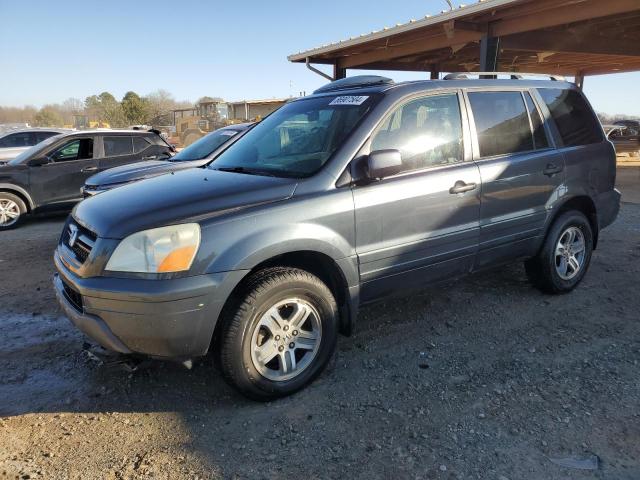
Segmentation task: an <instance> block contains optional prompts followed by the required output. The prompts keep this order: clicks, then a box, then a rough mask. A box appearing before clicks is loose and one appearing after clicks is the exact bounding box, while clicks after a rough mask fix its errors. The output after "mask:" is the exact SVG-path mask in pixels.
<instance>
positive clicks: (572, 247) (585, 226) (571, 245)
mask: <svg viewBox="0 0 640 480" xmlns="http://www.w3.org/2000/svg"><path fill="white" fill-rule="evenodd" d="M592 252H593V231H592V229H591V224H590V223H589V220H587V217H585V216H584V214H582V213H581V212H579V211H569V212H566V213H563V214H562V215H560V216H559V217H558V218H557V219H556V220H555V222H554V223H553V225H552V226H551V229H550V230H549V233H548V235H547V238H546V239H545V242H544V244H543V246H542V249H541V250H540V253H538V255H536V256H535V257H533V258H532V259H530V260H527V261H526V262H525V270H526V272H527V276H528V277H529V280H530V281H531V283H532V284H533V285H534V286H535V287H536V288H538V289H540V290H542V291H543V292H545V293H554V294H557V293H567V292H570V291H571V290H573V289H574V288H576V287H577V286H578V284H579V283H580V282H581V281H582V279H583V278H584V276H585V274H586V273H587V269H588V268H589V264H590V262H591V254H592Z"/></svg>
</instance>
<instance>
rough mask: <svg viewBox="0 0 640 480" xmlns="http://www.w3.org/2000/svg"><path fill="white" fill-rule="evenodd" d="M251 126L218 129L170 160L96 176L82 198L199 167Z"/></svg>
mask: <svg viewBox="0 0 640 480" xmlns="http://www.w3.org/2000/svg"><path fill="white" fill-rule="evenodd" d="M252 125H253V124H252V123H238V124H236V125H229V126H228V127H223V128H220V129H218V130H216V131H214V132H211V133H209V134H207V135H205V136H204V137H202V138H201V139H200V140H198V141H197V142H194V143H192V144H191V145H189V146H188V147H186V148H185V149H183V150H181V151H180V153H178V154H176V155H175V156H173V157H171V158H170V159H165V160H145V161H142V162H137V163H132V164H129V165H123V166H120V167H115V168H112V169H110V170H108V171H106V172H100V173H97V174H95V175H93V176H92V177H90V178H89V179H88V180H87V181H86V182H85V184H84V187H82V196H83V197H85V198H87V197H92V196H94V195H97V194H99V193H103V192H106V191H107V190H111V189H113V188H117V187H122V186H124V185H128V184H130V183H133V182H138V181H140V180H144V179H146V178H152V177H157V176H158V175H164V174H165V173H170V172H177V171H179V170H186V169H187V168H195V167H202V166H204V165H206V164H208V163H209V162H211V161H212V160H213V159H214V158H216V157H217V156H218V155H219V154H220V153H222V151H224V150H225V149H226V148H228V146H229V145H230V144H232V143H233V142H234V141H236V140H237V139H238V138H239V137H240V135H239V134H241V133H244V132H246V131H247V129H248V128H249V127H251V126H252ZM166 160H168V161H166Z"/></svg>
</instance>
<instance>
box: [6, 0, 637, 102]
mask: <svg viewBox="0 0 640 480" xmlns="http://www.w3.org/2000/svg"><path fill="white" fill-rule="evenodd" d="M459 3H460V2H459V1H455V0H454V4H456V5H458V4H459ZM467 3H470V2H467ZM390 5H392V6H393V8H390ZM445 8H447V7H446V2H445V1H444V0H405V1H398V2H393V3H392V4H389V3H386V2H371V1H370V0H349V1H344V0H342V1H338V0H323V1H322V2H311V1H306V2H300V1H299V0H295V1H294V0H271V1H265V0H245V1H243V2H227V1H225V2H223V1H213V0H210V1H194V0H180V1H175V0H172V1H164V0H159V1H153V2H142V1H124V0H109V1H101V2H92V1H90V2H87V1H86V0H85V1H74V0H66V1H50V0H49V1H30V0H20V1H16V0H0V19H1V20H0V21H1V24H2V27H1V28H0V105H3V106H9V105H11V106H22V105H25V104H29V105H35V106H38V107H39V106H42V105H43V104H45V103H57V102H62V101H63V100H65V99H66V98H69V97H77V98H81V99H84V98H85V97H87V96H88V95H92V94H97V93H100V92H102V91H105V90H106V91H109V92H111V93H113V94H114V95H115V96H116V97H117V98H121V97H122V95H123V94H124V93H125V92H126V91H128V90H134V91H135V92H137V93H139V94H141V95H142V94H146V93H149V92H151V91H154V90H157V89H159V88H163V89H165V90H168V91H170V92H171V93H172V94H173V95H174V96H175V97H176V99H177V100H191V101H194V100H197V99H198V98H199V97H201V96H204V95H209V96H219V97H223V98H224V99H226V100H241V99H256V98H273V97H288V96H290V95H297V94H298V93H299V92H301V91H306V92H307V93H310V92H311V91H312V90H313V89H315V88H317V87H318V86H320V85H322V84H323V83H324V82H325V80H324V79H322V78H321V77H319V76H317V75H315V74H314V73H312V72H310V71H309V70H307V69H306V68H305V66H304V65H302V64H290V63H289V62H288V61H287V59H286V57H287V55H289V54H291V53H295V52H298V51H300V50H306V49H308V48H312V47H316V46H320V45H322V44H325V43H330V42H334V41H337V40H340V39H346V38H348V37H350V36H356V35H359V34H361V33H368V32H370V31H371V30H377V29H380V28H381V27H384V26H393V25H395V24H396V23H404V22H406V21H408V20H409V19H411V18H421V17H423V16H424V15H426V14H435V13H438V12H440V11H441V10H442V9H445ZM356 73H358V72H357V71H351V72H350V74H356ZM387 75H389V76H392V77H394V78H395V79H396V80H404V79H415V78H424V74H420V73H395V72H394V73H387ZM638 85H640V73H632V74H619V75H608V76H598V77H588V78H587V79H586V81H585V91H586V93H587V95H588V96H589V98H590V100H591V102H592V103H593V104H594V107H595V108H596V109H597V110H598V111H602V112H606V113H626V114H634V115H640V93H639V92H640V89H639V88H638Z"/></svg>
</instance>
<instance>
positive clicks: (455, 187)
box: [449, 180, 478, 194]
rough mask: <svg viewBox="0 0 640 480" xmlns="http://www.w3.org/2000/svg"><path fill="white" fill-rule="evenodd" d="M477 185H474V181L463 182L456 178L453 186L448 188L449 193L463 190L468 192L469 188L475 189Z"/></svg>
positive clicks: (462, 191)
mask: <svg viewBox="0 0 640 480" xmlns="http://www.w3.org/2000/svg"><path fill="white" fill-rule="evenodd" d="M477 187H478V185H476V184H475V183H473V182H472V183H465V182H463V181H462V180H458V181H457V182H456V183H455V184H454V185H453V187H451V188H450V189H449V193H451V194H455V193H464V192H470V191H471V190H475V189H476V188H477Z"/></svg>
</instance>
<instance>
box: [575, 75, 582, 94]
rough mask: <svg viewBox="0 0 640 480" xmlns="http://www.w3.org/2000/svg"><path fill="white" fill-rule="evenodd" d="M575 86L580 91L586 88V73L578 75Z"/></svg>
mask: <svg viewBox="0 0 640 480" xmlns="http://www.w3.org/2000/svg"><path fill="white" fill-rule="evenodd" d="M575 84H576V85H577V87H578V88H579V89H580V90H582V87H584V73H582V72H578V73H576V78H575Z"/></svg>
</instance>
